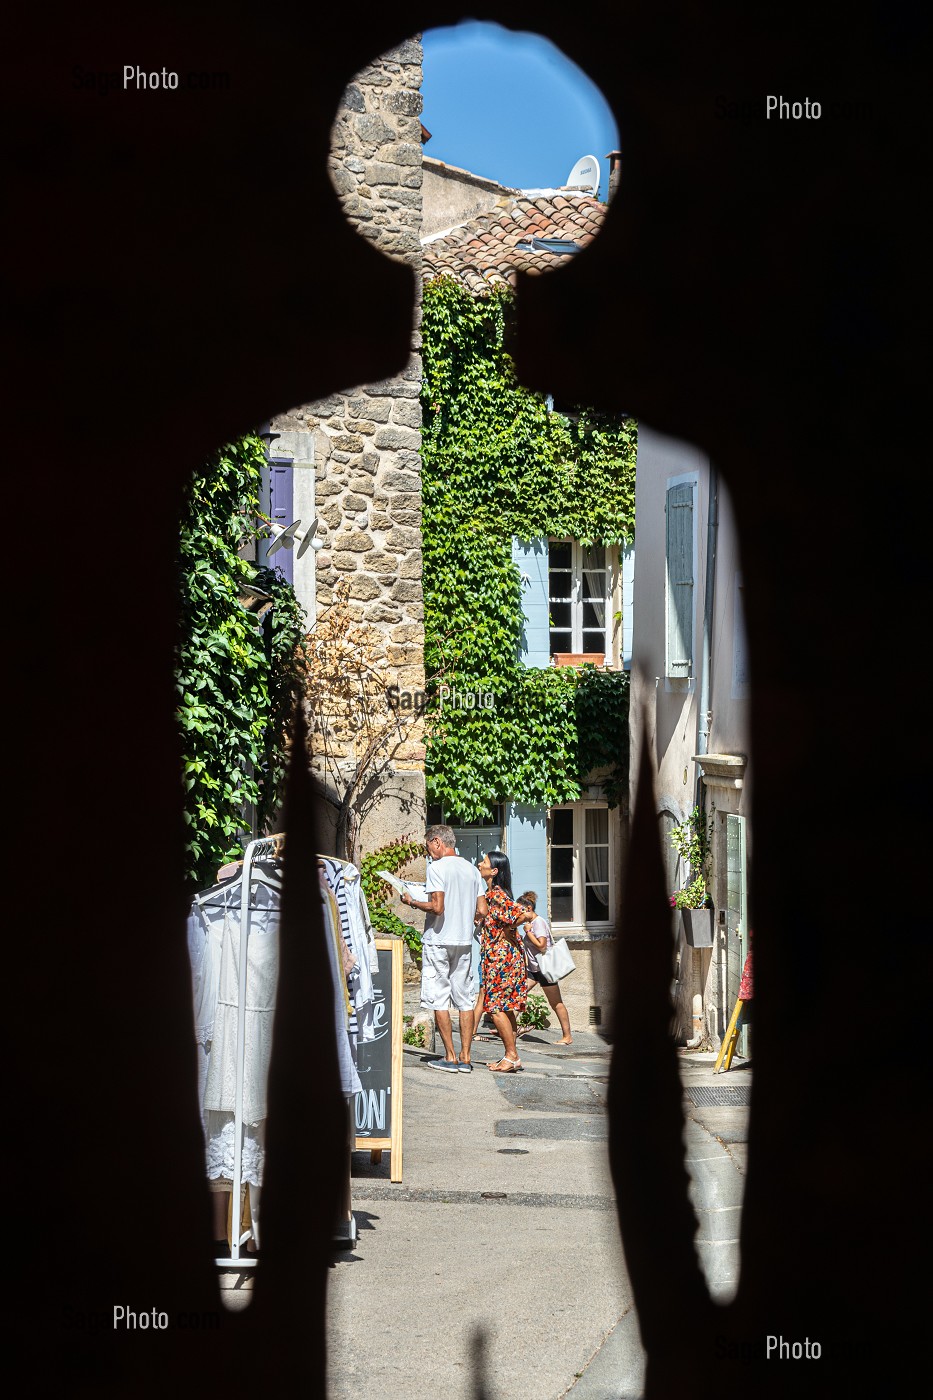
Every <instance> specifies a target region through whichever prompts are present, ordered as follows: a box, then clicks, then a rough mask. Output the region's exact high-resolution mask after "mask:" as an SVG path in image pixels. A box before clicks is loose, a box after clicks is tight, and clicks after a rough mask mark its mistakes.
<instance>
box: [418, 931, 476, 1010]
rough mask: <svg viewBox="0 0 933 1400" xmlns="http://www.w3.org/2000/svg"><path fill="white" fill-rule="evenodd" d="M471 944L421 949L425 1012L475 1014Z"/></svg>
mask: <svg viewBox="0 0 933 1400" xmlns="http://www.w3.org/2000/svg"><path fill="white" fill-rule="evenodd" d="M471 948H472V944H470V943H466V944H464V945H463V946H462V947H459V946H458V947H449V946H446V945H445V944H443V943H424V944H422V946H421V1005H422V1006H423V1007H424V1009H425V1011H450V1010H451V1008H455V1009H456V1010H457V1011H472V1010H473V1003H474V1001H475V1000H476V994H475V992H474V991H473V977H472V974H471V972H470V952H471Z"/></svg>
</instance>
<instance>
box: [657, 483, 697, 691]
mask: <svg viewBox="0 0 933 1400" xmlns="http://www.w3.org/2000/svg"><path fill="white" fill-rule="evenodd" d="M695 490H696V486H695V484H694V483H693V482H681V483H679V484H678V485H676V486H671V487H670V488H669V490H668V492H667V499H666V503H665V511H666V514H667V521H666V535H667V549H666V554H667V587H666V592H667V600H666V601H667V648H666V671H665V674H666V675H668V676H671V677H677V678H682V679H686V678H687V677H688V676H691V675H692V674H693V588H694V579H693V573H694V560H693V498H694V492H695Z"/></svg>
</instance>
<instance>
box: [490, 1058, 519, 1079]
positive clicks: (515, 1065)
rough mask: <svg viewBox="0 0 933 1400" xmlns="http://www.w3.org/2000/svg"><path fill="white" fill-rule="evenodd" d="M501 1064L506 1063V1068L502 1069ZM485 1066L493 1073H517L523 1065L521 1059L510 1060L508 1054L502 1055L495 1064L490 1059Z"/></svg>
mask: <svg viewBox="0 0 933 1400" xmlns="http://www.w3.org/2000/svg"><path fill="white" fill-rule="evenodd" d="M503 1065H508V1069H503V1068H502V1066H503ZM486 1068H487V1069H491V1070H492V1072H493V1074H518V1072H519V1070H520V1069H524V1068H525V1066H524V1065H523V1064H522V1062H521V1060H512V1059H510V1058H509V1056H508V1055H503V1056H502V1059H501V1060H497V1061H496V1062H495V1064H493V1063H492V1061H490V1063H489V1064H488V1065H487V1066H486Z"/></svg>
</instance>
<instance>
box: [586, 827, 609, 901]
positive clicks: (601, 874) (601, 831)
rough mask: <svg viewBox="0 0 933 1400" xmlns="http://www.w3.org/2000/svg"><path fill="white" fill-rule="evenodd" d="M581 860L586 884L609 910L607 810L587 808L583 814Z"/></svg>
mask: <svg viewBox="0 0 933 1400" xmlns="http://www.w3.org/2000/svg"><path fill="white" fill-rule="evenodd" d="M583 818H584V829H583V859H584V869H585V871H586V883H587V884H588V885H592V886H595V887H596V888H594V889H593V894H594V896H595V897H596V898H597V899H598V900H599V902H600V903H601V904H605V906H606V909H607V911H608V908H609V809H608V808H607V807H587V808H585V810H584V813H583Z"/></svg>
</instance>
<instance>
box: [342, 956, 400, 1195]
mask: <svg viewBox="0 0 933 1400" xmlns="http://www.w3.org/2000/svg"><path fill="white" fill-rule="evenodd" d="M403 947H404V944H403V943H402V940H401V939H400V938H377V939H376V952H377V953H378V956H379V971H378V973H374V974H373V985H374V990H375V997H376V1005H375V1010H374V1013H373V1029H374V1030H375V1032H376V1036H375V1039H374V1040H360V1041H358V1042H357V1052H356V1066H357V1069H358V1071H359V1076H360V1083H361V1084H362V1086H363V1087H362V1089H361V1090H360V1092H359V1093H358V1094H357V1096H356V1104H355V1105H354V1112H355V1114H356V1144H355V1145H356V1151H357V1152H365V1151H366V1150H367V1149H368V1150H369V1151H371V1152H372V1154H373V1159H374V1160H375V1161H378V1160H379V1156H380V1155H381V1153H382V1150H383V1149H385V1148H388V1150H389V1152H390V1153H391V1160H390V1162H389V1180H390V1181H401V1179H402V1019H403V1014H404V1009H405V999H404V993H405V989H404V984H403V980H402V978H403V974H402V949H403Z"/></svg>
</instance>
